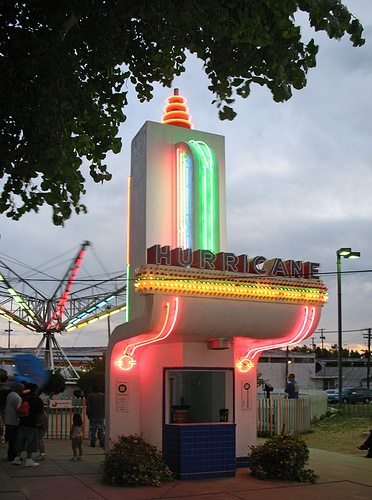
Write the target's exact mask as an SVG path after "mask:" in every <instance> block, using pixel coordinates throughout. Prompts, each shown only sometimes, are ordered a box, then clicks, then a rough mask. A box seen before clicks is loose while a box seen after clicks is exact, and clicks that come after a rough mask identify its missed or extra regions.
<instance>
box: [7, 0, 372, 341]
mask: <svg viewBox="0 0 372 500" xmlns="http://www.w3.org/2000/svg"><path fill="white" fill-rule="evenodd" d="M344 4H346V5H347V6H348V8H349V10H350V11H351V12H352V13H353V14H354V15H355V16H356V17H357V18H359V19H360V21H361V22H362V24H363V26H364V28H365V33H364V36H365V38H366V44H365V45H364V46H363V47H361V48H355V47H353V46H352V44H351V42H350V41H349V39H348V38H346V37H344V38H343V39H342V40H341V41H337V40H329V39H328V38H327V36H326V35H324V34H319V33H314V32H313V31H312V30H311V28H310V27H309V26H304V27H303V38H304V40H305V41H307V40H309V39H310V38H311V37H314V38H315V40H316V41H317V42H318V43H319V46H320V48H319V53H318V59H317V67H316V68H314V69H312V70H310V72H309V74H308V84H307V87H306V88H305V89H303V90H301V91H294V94H293V97H292V98H291V99H290V100H289V101H288V102H286V103H279V104H278V103H275V102H274V101H273V100H272V97H271V94H270V93H269V92H268V91H267V90H265V89H262V88H261V87H258V88H254V89H253V90H252V92H251V95H250V97H249V98H248V99H246V100H243V99H241V100H238V101H237V102H236V105H235V110H236V111H237V113H238V115H237V117H236V118H235V120H233V121H232V122H229V121H223V122H221V121H219V119H218V112H217V109H216V108H215V106H214V105H212V104H211V101H212V100H213V95H212V94H211V93H210V92H209V90H208V89H207V87H208V80H207V78H206V76H205V75H204V72H203V68H202V63H201V62H200V61H198V60H196V59H195V58H193V57H189V58H188V63H187V71H186V73H185V74H183V75H182V76H181V77H179V78H176V79H175V81H174V85H173V87H178V88H179V89H180V93H181V94H182V95H183V96H184V97H186V98H187V101H188V106H189V109H190V113H191V115H192V119H193V124H194V127H195V129H197V130H203V131H207V132H212V133H216V134H220V135H223V136H225V144H226V157H225V161H226V186H227V193H226V196H227V236H228V251H231V252H234V253H236V254H240V253H246V254H248V255H264V256H265V257H267V258H273V257H280V258H283V259H296V260H304V261H307V260H309V261H312V262H319V263H320V264H321V273H324V274H322V279H323V280H324V281H325V283H326V284H327V286H328V288H329V301H328V304H327V305H326V306H325V307H324V309H323V312H322V317H321V320H320V323H319V325H318V328H317V330H316V332H315V333H314V336H313V341H312V342H314V343H315V344H316V345H319V346H320V342H321V340H320V329H323V334H324V336H325V340H324V341H325V343H326V345H328V344H334V343H337V290H336V274H335V273H336V251H337V249H339V248H341V247H351V248H352V250H354V251H360V252H361V258H360V259H358V260H346V259H343V260H342V271H345V273H343V274H342V313H343V330H344V333H343V343H344V345H345V346H346V347H350V348H356V347H358V348H364V346H365V342H366V340H365V339H364V338H363V337H364V335H365V333H366V332H365V330H363V329H366V328H372V307H371V299H372V272H369V271H372V202H371V192H372V90H371V89H372V2H370V1H367V0H344ZM171 94H172V90H170V89H167V88H162V87H160V86H157V87H155V90H154V97H153V99H152V101H151V102H149V103H140V102H139V101H138V100H137V99H136V96H135V93H134V92H133V89H131V88H129V87H128V99H129V104H128V106H127V107H126V109H125V113H126V115H127V120H126V122H125V123H124V124H123V125H122V126H121V128H120V133H119V135H120V136H121V137H122V138H123V148H122V151H121V153H120V154H118V155H113V154H110V155H109V156H108V166H109V170H110V171H111V173H112V174H113V179H112V180H111V181H110V182H108V183H105V184H104V185H96V184H94V183H93V182H87V194H86V196H85V197H84V202H85V203H86V205H87V206H88V210H89V212H88V214H87V215H79V216H73V217H72V218H71V219H70V220H69V221H67V223H66V225H65V227H63V228H61V227H55V226H53V224H52V220H51V211H50V209H49V208H47V207H46V208H43V209H42V210H40V212H39V213H38V214H34V213H32V214H28V215H25V216H24V217H22V219H21V220H20V221H18V222H14V221H11V220H9V219H8V218H7V217H5V216H4V215H0V235H1V239H0V258H1V259H4V258H5V259H6V261H7V262H8V263H10V262H11V261H10V260H8V259H9V258H10V259H14V260H16V261H20V262H23V263H27V266H30V267H33V268H35V269H46V268H47V267H48V266H49V267H50V266H51V263H53V262H56V263H57V262H58V263H59V264H60V266H59V268H57V267H56V268H55V269H53V273H54V275H55V276H56V277H59V278H62V276H63V274H64V272H65V270H66V268H67V266H68V264H69V263H70V261H71V259H73V257H74V256H75V254H76V252H77V250H78V248H79V246H80V244H81V243H82V242H83V241H84V240H88V241H90V242H91V243H92V245H91V247H89V248H88V252H87V257H86V259H85V261H84V264H83V268H82V271H81V275H80V276H85V275H88V274H90V275H91V274H104V273H106V272H117V273H119V272H124V271H125V266H126V260H125V259H126V258H125V255H126V201H127V200H126V195H127V178H128V175H129V171H130V143H131V140H132V139H133V137H134V136H135V134H136V133H137V131H138V130H139V129H140V128H141V126H142V125H143V123H144V122H145V121H146V120H150V121H160V118H161V114H162V110H163V107H164V105H165V99H166V98H167V97H168V96H169V95H171ZM57 257H58V258H57ZM354 271H361V272H354ZM362 271H364V272H362ZM26 275H27V276H30V273H29V271H27V268H25V274H24V275H23V274H22V277H25V276H26ZM122 320H124V318H121V317H119V315H116V316H114V317H112V320H111V324H110V328H111V330H112V329H113V328H114V326H115V325H116V324H119V323H120V322H122ZM7 327H8V323H7V322H6V321H4V320H0V348H1V347H6V346H7V342H8V338H7V333H6V332H5V331H4V330H5V329H6V328H7ZM11 328H12V330H13V331H12V333H11V346H17V347H33V346H36V345H37V344H38V342H39V341H40V337H39V336H38V335H37V334H34V333H32V332H28V331H26V330H24V329H23V328H22V327H20V326H18V325H16V324H14V323H13V324H12V325H11ZM107 337H108V325H107V322H106V320H102V321H100V322H97V323H95V324H94V325H92V326H91V327H89V328H85V329H80V330H78V333H73V332H72V333H70V334H64V335H60V336H58V341H59V342H60V344H61V345H62V346H69V347H72V346H79V347H82V346H103V345H106V344H107ZM310 342H311V341H310V340H308V341H307V342H306V343H307V344H309V343H310Z"/></svg>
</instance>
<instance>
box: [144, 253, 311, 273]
mask: <svg viewBox="0 0 372 500" xmlns="http://www.w3.org/2000/svg"><path fill="white" fill-rule="evenodd" d="M147 264H159V265H165V266H178V267H192V268H197V269H208V270H211V271H227V272H233V273H248V274H259V275H264V276H277V277H281V278H283V277H285V278H302V279H319V267H320V264H318V263H316V262H303V261H301V260H282V259H279V258H274V259H266V258H265V257H263V256H262V255H257V256H255V257H249V256H248V255H245V254H242V255H235V254H233V253H231V252H219V253H217V254H214V253H213V252H211V251H210V250H192V249H191V248H186V249H183V248H180V247H178V248H174V249H171V248H170V246H168V245H166V246H161V245H154V246H152V247H150V248H148V249H147Z"/></svg>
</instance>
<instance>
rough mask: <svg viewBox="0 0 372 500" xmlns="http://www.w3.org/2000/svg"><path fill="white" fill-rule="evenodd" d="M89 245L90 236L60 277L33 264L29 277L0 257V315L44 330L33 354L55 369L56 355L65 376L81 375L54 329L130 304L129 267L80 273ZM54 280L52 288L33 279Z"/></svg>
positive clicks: (75, 325)
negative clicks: (93, 274) (126, 270)
mask: <svg viewBox="0 0 372 500" xmlns="http://www.w3.org/2000/svg"><path fill="white" fill-rule="evenodd" d="M90 245H91V243H90V242H89V241H84V242H83V243H82V244H81V245H80V248H79V250H78V252H77V254H76V256H75V257H74V258H73V259H72V261H70V263H69V265H68V268H67V270H66V271H65V273H64V276H63V278H62V279H60V280H56V279H55V278H54V277H53V276H51V275H50V274H47V273H45V272H42V271H38V270H33V275H32V277H31V278H27V279H26V278H24V277H21V275H20V273H18V272H16V271H15V270H14V269H12V268H11V267H10V265H9V264H8V263H7V262H5V260H6V259H4V260H1V259H0V316H1V317H3V318H5V319H7V320H8V321H11V322H14V323H17V324H18V325H21V326H22V327H24V328H26V329H27V330H30V331H33V332H36V333H40V334H41V335H42V338H41V340H40V342H39V344H38V345H37V347H36V349H35V352H34V354H35V356H38V357H43V358H44V367H45V369H46V370H52V371H54V370H55V369H56V364H57V361H58V367H60V369H61V374H62V375H63V377H64V378H65V379H67V380H77V379H78V378H79V375H78V373H77V371H76V370H75V368H74V367H73V366H72V364H71V362H70V361H69V359H68V357H67V356H66V354H65V352H64V351H63V349H62V347H61V345H60V344H59V343H58V341H57V338H56V334H58V333H65V332H71V331H73V330H76V329H78V328H83V327H86V326H88V325H90V324H91V323H93V322H95V321H97V320H99V319H103V318H106V317H109V316H112V315H113V314H116V313H119V312H120V311H123V310H124V309H125V307H126V274H125V273H119V274H117V273H109V274H107V273H106V274H105V275H104V276H98V277H97V276H96V277H89V278H86V279H78V278H77V275H78V273H79V270H80V268H81V266H82V263H83V259H84V256H85V254H86V252H87V249H88V247H89V246H90ZM35 273H36V274H37V278H35ZM55 281H57V282H58V284H57V287H56V288H55V289H54V291H53V290H52V291H51V292H49V293H46V292H42V291H40V290H39V289H38V288H36V286H35V285H34V283H35V282H39V283H40V282H48V283H49V284H50V283H51V282H52V283H53V282H55Z"/></svg>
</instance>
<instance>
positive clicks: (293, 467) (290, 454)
mask: <svg viewBox="0 0 372 500" xmlns="http://www.w3.org/2000/svg"><path fill="white" fill-rule="evenodd" d="M250 450H251V453H250V455H249V457H250V460H251V462H250V468H251V474H252V476H255V477H257V478H258V479H286V480H290V481H299V482H301V483H315V481H316V479H317V477H318V476H317V475H316V474H315V473H314V471H313V470H311V469H305V465H306V463H307V462H308V460H309V449H308V447H307V444H306V443H305V441H304V440H303V439H301V438H300V437H298V436H274V437H272V438H270V439H268V440H267V441H266V442H265V443H263V444H261V445H257V446H250Z"/></svg>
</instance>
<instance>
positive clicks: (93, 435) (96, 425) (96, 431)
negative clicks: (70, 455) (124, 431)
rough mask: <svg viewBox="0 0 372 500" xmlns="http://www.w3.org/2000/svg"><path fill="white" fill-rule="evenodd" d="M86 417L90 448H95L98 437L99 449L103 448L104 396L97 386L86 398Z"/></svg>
mask: <svg viewBox="0 0 372 500" xmlns="http://www.w3.org/2000/svg"><path fill="white" fill-rule="evenodd" d="M87 416H88V419H89V439H90V446H92V447H93V448H94V447H95V446H96V440H97V437H98V441H99V445H100V446H101V448H104V446H105V395H104V394H103V392H100V390H99V387H98V386H97V385H94V386H93V392H92V393H91V394H88V397H87Z"/></svg>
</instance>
